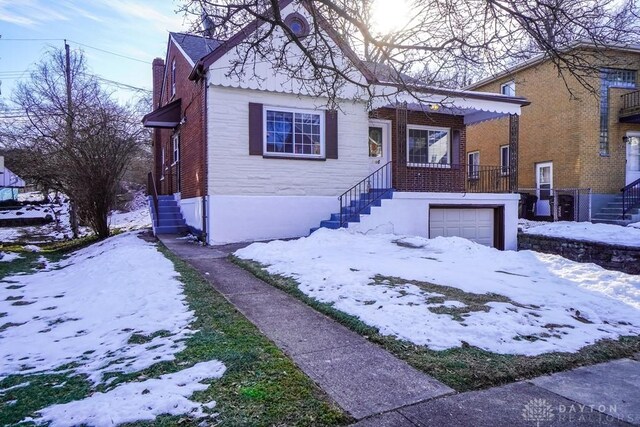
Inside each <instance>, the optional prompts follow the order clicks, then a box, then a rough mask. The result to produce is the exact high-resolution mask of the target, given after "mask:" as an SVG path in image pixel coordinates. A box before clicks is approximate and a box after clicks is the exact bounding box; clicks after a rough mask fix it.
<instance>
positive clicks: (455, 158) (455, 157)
mask: <svg viewBox="0 0 640 427" xmlns="http://www.w3.org/2000/svg"><path fill="white" fill-rule="evenodd" d="M451 164H453V165H458V164H460V130H459V129H453V130H452V131H451Z"/></svg>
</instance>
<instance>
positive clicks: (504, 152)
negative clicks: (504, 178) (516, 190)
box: [500, 145, 509, 175]
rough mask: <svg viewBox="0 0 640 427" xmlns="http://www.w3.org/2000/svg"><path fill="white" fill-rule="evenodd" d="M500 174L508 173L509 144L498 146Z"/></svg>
mask: <svg viewBox="0 0 640 427" xmlns="http://www.w3.org/2000/svg"><path fill="white" fill-rule="evenodd" d="M500 174H502V175H509V146H508V145H503V146H501V147H500Z"/></svg>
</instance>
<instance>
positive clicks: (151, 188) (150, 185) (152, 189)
mask: <svg viewBox="0 0 640 427" xmlns="http://www.w3.org/2000/svg"><path fill="white" fill-rule="evenodd" d="M147 194H148V195H149V196H151V198H152V200H153V208H154V210H153V213H152V214H151V215H152V217H153V219H154V221H156V223H157V221H158V187H156V181H155V180H154V179H153V173H152V172H149V173H148V174H147Z"/></svg>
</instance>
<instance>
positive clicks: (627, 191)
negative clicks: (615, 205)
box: [620, 179, 640, 219]
mask: <svg viewBox="0 0 640 427" xmlns="http://www.w3.org/2000/svg"><path fill="white" fill-rule="evenodd" d="M620 191H621V192H622V219H624V216H625V215H626V214H627V212H629V211H630V210H631V209H633V208H634V207H635V206H637V205H638V204H640V179H637V180H635V181H633V182H632V183H631V184H629V185H626V186H625V187H624V188H621V189H620Z"/></svg>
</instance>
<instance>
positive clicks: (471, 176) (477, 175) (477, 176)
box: [467, 150, 480, 179]
mask: <svg viewBox="0 0 640 427" xmlns="http://www.w3.org/2000/svg"><path fill="white" fill-rule="evenodd" d="M476 154H477V155H478V163H472V162H471V156H472V155H476ZM472 164H473V165H474V166H477V167H478V168H477V169H476V170H475V171H474V172H475V173H473V174H472V173H470V171H469V166H471V165H472ZM467 179H480V151H478V150H476V151H469V152H468V153H467Z"/></svg>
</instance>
